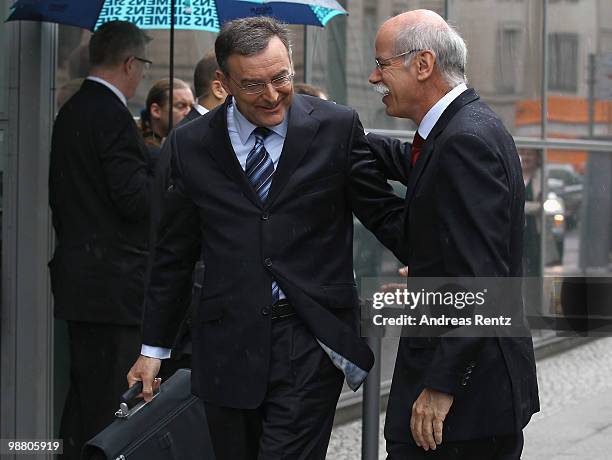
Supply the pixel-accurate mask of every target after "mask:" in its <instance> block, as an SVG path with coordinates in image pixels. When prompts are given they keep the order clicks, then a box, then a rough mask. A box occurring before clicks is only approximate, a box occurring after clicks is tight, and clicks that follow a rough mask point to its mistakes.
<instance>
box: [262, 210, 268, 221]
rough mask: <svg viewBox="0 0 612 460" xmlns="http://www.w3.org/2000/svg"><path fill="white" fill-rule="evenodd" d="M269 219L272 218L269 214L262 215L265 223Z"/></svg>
mask: <svg viewBox="0 0 612 460" xmlns="http://www.w3.org/2000/svg"><path fill="white" fill-rule="evenodd" d="M269 218H270V214H268V213H267V212H264V213H263V214H262V215H261V220H263V221H266V220H268V219H269Z"/></svg>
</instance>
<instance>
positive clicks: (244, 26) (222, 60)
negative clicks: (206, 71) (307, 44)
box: [215, 16, 291, 75]
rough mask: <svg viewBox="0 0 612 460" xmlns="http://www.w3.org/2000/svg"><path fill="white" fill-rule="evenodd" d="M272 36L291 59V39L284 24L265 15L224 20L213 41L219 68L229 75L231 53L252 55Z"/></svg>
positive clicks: (265, 44) (265, 46)
mask: <svg viewBox="0 0 612 460" xmlns="http://www.w3.org/2000/svg"><path fill="white" fill-rule="evenodd" d="M273 37H278V38H279V39H280V41H281V42H283V45H285V48H287V53H288V54H289V59H291V39H290V38H289V29H287V27H286V26H285V24H283V23H281V22H279V21H277V20H276V19H273V18H269V17H267V16H255V17H250V18H243V19H234V20H233V21H229V22H226V23H225V24H224V25H223V27H222V28H221V31H220V32H219V36H218V37H217V40H216V41H215V55H216V56H217V63H218V64H219V69H221V71H222V72H223V73H224V74H225V75H229V69H228V68H227V60H228V58H229V57H230V56H231V55H232V54H239V55H241V56H253V55H254V54H257V53H259V52H261V51H263V50H265V49H266V48H267V47H268V43H269V42H270V40H271V39H272V38H273Z"/></svg>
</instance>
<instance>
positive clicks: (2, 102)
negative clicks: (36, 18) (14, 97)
mask: <svg viewBox="0 0 612 460" xmlns="http://www.w3.org/2000/svg"><path fill="white" fill-rule="evenodd" d="M7 15H8V9H7V2H2V3H0V17H1V18H5V17H7ZM6 27H7V25H6V22H4V20H2V21H0V43H6V42H7V40H8V36H7V35H8V33H7V31H6ZM7 104H8V48H7V47H6V46H3V47H2V48H1V49H0V119H1V118H6V117H7Z"/></svg>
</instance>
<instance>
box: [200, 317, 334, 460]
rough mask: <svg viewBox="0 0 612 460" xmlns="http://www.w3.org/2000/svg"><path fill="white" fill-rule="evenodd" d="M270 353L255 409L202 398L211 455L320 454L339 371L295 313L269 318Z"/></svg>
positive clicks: (313, 459) (267, 458)
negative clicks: (264, 390) (263, 393)
mask: <svg viewBox="0 0 612 460" xmlns="http://www.w3.org/2000/svg"><path fill="white" fill-rule="evenodd" d="M271 353H272V355H271V361H270V374H269V378H268V391H267V393H266V396H265V398H264V401H263V402H262V404H261V405H260V406H259V407H258V408H256V409H253V410H247V409H232V408H227V407H219V406H215V405H213V404H210V403H205V408H206V415H207V418H208V425H209V429H210V435H211V439H212V443H213V448H214V450H215V455H216V457H217V460H281V459H282V460H294V459H295V460H297V459H304V460H319V459H320V460H323V459H325V454H326V452H327V445H328V444H329V438H330V435H331V430H332V424H333V421H334V414H335V410H336V403H337V402H338V397H339V396H340V390H341V389H342V382H343V379H344V376H343V374H342V372H340V371H339V370H338V369H336V367H334V365H333V364H332V362H331V360H330V359H329V357H328V356H327V355H326V354H325V352H324V351H323V350H322V349H321V346H320V345H319V344H318V342H317V341H316V340H315V338H314V337H313V336H312V334H311V333H310V332H309V331H308V330H307V329H306V327H305V326H304V325H303V324H302V323H301V321H300V320H299V319H298V318H297V317H296V316H293V317H291V318H285V319H278V320H274V323H273V328H272V352H271ZM243 384H244V385H248V384H249V383H248V382H244V383H243Z"/></svg>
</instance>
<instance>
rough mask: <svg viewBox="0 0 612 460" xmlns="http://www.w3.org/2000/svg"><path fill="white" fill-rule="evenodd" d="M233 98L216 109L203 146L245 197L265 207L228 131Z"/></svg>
mask: <svg viewBox="0 0 612 460" xmlns="http://www.w3.org/2000/svg"><path fill="white" fill-rule="evenodd" d="M230 100H231V98H227V101H226V102H225V104H223V105H222V106H220V107H219V108H217V109H215V111H214V112H215V113H214V114H213V116H212V118H211V120H210V125H209V127H210V129H208V130H207V132H206V134H205V135H204V138H203V139H202V144H203V145H204V147H205V149H206V150H207V151H208V152H209V153H210V155H211V156H212V157H213V158H214V159H215V161H216V162H217V163H218V164H219V166H220V167H221V169H222V170H223V172H224V173H225V174H226V175H227V176H228V177H229V178H230V179H231V180H232V181H233V182H235V183H237V184H238V185H239V186H240V188H241V189H242V191H243V193H244V195H245V196H246V197H247V198H248V199H249V200H251V201H252V202H253V204H255V205H256V206H257V207H259V208H261V207H262V206H263V205H262V203H261V200H260V199H259V196H258V195H257V193H255V190H253V187H252V186H251V183H250V182H249V179H248V177H247V176H246V174H245V173H244V171H243V169H242V166H240V163H239V162H238V158H237V157H236V153H235V152H234V148H233V147H232V142H231V140H230V138H229V133H228V131H227V107H228V105H229V102H230Z"/></svg>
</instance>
